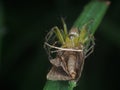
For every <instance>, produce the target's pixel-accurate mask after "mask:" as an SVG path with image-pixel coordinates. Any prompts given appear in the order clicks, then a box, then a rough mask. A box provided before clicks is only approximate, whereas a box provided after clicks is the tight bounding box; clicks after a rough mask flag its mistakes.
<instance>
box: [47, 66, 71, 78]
mask: <svg viewBox="0 0 120 90" xmlns="http://www.w3.org/2000/svg"><path fill="white" fill-rule="evenodd" d="M47 79H48V80H71V79H72V78H71V76H70V75H68V74H67V73H66V72H65V71H64V70H63V68H62V67H55V66H53V67H52V68H51V70H50V72H49V73H48V74H47Z"/></svg>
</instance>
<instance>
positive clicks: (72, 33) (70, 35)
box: [69, 32, 78, 39]
mask: <svg viewBox="0 0 120 90" xmlns="http://www.w3.org/2000/svg"><path fill="white" fill-rule="evenodd" d="M75 37H78V33H76V32H70V33H69V38H70V39H73V38H75Z"/></svg>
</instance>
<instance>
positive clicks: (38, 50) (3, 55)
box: [0, 0, 120, 90]
mask: <svg viewBox="0 0 120 90" xmlns="http://www.w3.org/2000/svg"><path fill="white" fill-rule="evenodd" d="M89 1H90V0H31V1H27V0H16V1H15V0H4V1H1V2H0V81H1V84H0V85H1V87H0V88H1V89H0V90H5V89H6V90H42V89H43V87H44V84H45V82H46V74H47V73H48V71H49V69H50V67H51V65H50V63H49V60H48V58H47V54H46V52H45V50H44V48H43V43H44V37H45V35H46V34H47V33H48V31H50V29H51V28H52V27H53V26H56V25H57V26H59V27H62V24H61V17H63V18H64V19H65V22H66V23H67V26H68V28H70V27H71V26H72V24H73V23H74V21H75V20H76V18H77V17H78V16H79V14H80V13H81V11H82V10H83V7H84V5H86V4H87V3H88V2H89ZM95 42H96V45H95V50H94V53H93V54H92V55H90V56H89V57H88V58H87V59H86V61H85V66H84V71H83V74H82V77H81V79H80V82H79V83H78V86H77V87H76V88H75V90H110V89H113V90H119V89H118V87H119V85H118V84H119V83H118V81H119V80H120V79H119V76H120V74H119V70H120V69H119V66H120V61H119V60H120V59H119V56H120V0H111V5H110V7H109V9H108V11H107V13H106V15H105V17H104V18H103V20H102V23H101V24H100V26H99V28H98V30H97V31H96V33H95ZM2 88H3V89H2Z"/></svg>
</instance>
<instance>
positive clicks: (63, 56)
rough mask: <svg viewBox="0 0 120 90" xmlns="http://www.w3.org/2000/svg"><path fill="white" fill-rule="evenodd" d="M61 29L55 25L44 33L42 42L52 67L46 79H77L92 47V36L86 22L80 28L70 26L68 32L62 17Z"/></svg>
mask: <svg viewBox="0 0 120 90" xmlns="http://www.w3.org/2000/svg"><path fill="white" fill-rule="evenodd" d="M62 22H63V30H62V29H59V28H58V27H57V26H55V27H53V28H52V30H51V31H50V32H49V33H48V34H47V35H46V38H45V39H46V41H45V44H44V47H45V49H46V50H47V53H48V55H49V59H50V62H51V63H52V65H53V67H52V69H51V70H50V72H49V73H48V75H47V79H48V80H75V81H76V82H77V81H78V80H79V78H80V76H81V72H82V69H83V65H84V60H85V58H86V57H88V56H89V55H90V54H91V53H92V52H93V48H94V45H95V44H94V39H93V36H92V35H90V33H89V32H88V28H87V27H88V24H89V23H90V22H88V23H87V24H85V25H84V26H83V27H82V28H81V30H79V31H80V32H79V31H78V28H74V27H73V28H72V29H71V30H70V31H69V32H68V30H67V26H66V24H65V22H64V20H63V19H62Z"/></svg>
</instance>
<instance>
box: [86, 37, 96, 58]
mask: <svg viewBox="0 0 120 90" xmlns="http://www.w3.org/2000/svg"><path fill="white" fill-rule="evenodd" d="M90 43H91V46H90V47H89V48H88V49H86V50H85V58H87V57H88V56H89V55H90V54H91V53H92V52H93V51H94V46H95V42H94V37H93V36H90Z"/></svg>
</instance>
